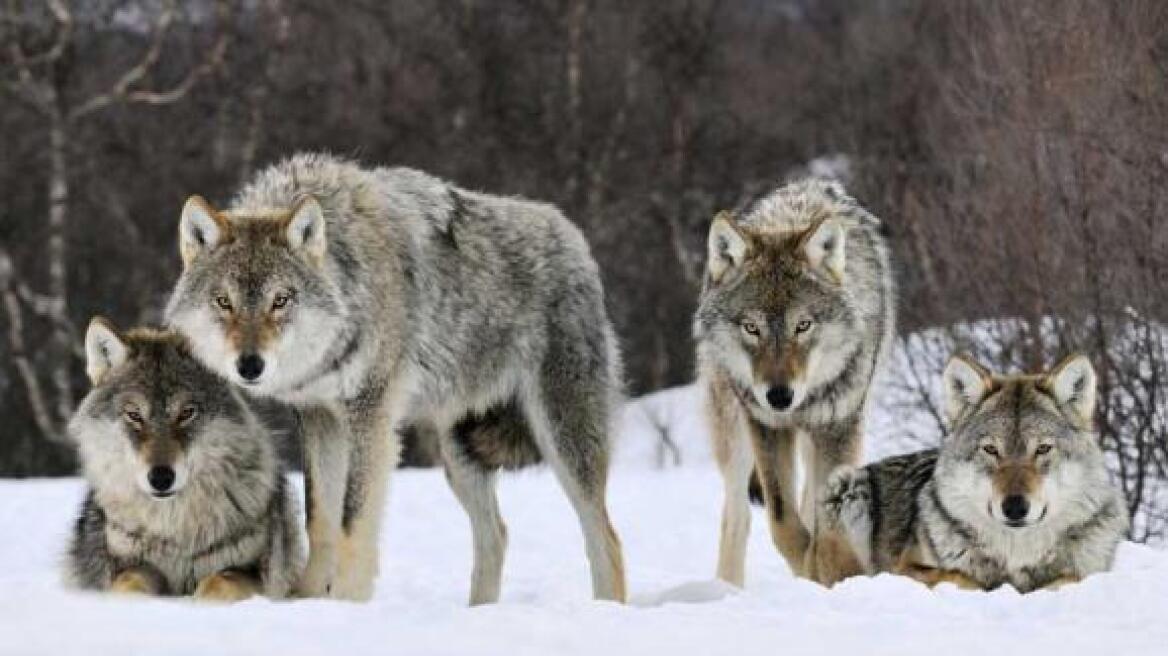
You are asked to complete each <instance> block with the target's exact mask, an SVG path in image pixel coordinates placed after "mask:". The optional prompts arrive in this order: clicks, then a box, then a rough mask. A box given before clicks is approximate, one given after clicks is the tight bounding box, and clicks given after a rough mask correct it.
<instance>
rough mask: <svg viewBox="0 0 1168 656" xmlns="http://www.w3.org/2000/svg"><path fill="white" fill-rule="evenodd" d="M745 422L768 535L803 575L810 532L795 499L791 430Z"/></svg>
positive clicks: (792, 436) (793, 432)
mask: <svg viewBox="0 0 1168 656" xmlns="http://www.w3.org/2000/svg"><path fill="white" fill-rule="evenodd" d="M749 426H750V434H751V443H752V445H753V447H754V460H755V465H756V466H757V467H758V479H759V483H760V484H761V485H762V496H763V501H764V502H765V505H766V511H767V518H768V519H769V523H770V528H771V539H772V540H773V541H774V543H775V547H777V548H778V550H779V553H780V554H782V556H783V558H784V559H785V560H786V561H787V566H788V567H790V568H791V573H793V574H795V575H796V576H806V575H807V573H806V572H805V571H804V559H805V556H806V554H807V551H808V549H809V547H810V541H811V536H810V535H809V534H808V532H807V529H806V527H804V526H803V522H802V520H800V518H799V509H798V504H797V503H796V502H795V480H794V479H795V431H794V430H793V429H788V428H780V429H772V428H767V427H765V426H760V425H759V424H757V423H755V422H750V424H749Z"/></svg>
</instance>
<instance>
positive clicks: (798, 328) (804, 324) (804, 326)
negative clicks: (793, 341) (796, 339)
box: [795, 319, 811, 335]
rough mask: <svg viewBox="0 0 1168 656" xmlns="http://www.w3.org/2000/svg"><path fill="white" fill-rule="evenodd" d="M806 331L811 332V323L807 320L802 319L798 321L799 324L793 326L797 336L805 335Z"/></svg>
mask: <svg viewBox="0 0 1168 656" xmlns="http://www.w3.org/2000/svg"><path fill="white" fill-rule="evenodd" d="M808 330H811V321H810V320H808V319H804V320H802V321H800V322H799V323H797V324H795V334H796V335H798V334H799V333H805V332H807V331H808Z"/></svg>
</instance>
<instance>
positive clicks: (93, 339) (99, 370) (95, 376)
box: [85, 317, 130, 385]
mask: <svg viewBox="0 0 1168 656" xmlns="http://www.w3.org/2000/svg"><path fill="white" fill-rule="evenodd" d="M129 355H130V348H129V347H128V346H126V343H125V342H124V341H122V336H121V335H119V334H118V331H117V329H116V328H114V326H113V324H111V323H110V322H109V321H107V320H106V319H104V318H102V317H94V318H93V319H92V320H91V321H90V322H89V330H87V331H86V332H85V373H86V374H87V375H88V376H89V382H91V383H93V384H94V385H97V384H98V383H100V382H101V381H102V378H104V377H105V375H106V373H108V372H109V370H110V369H113V368H114V367H117V366H118V365H121V364H122V363H123V362H125V361H126V358H127V357H129Z"/></svg>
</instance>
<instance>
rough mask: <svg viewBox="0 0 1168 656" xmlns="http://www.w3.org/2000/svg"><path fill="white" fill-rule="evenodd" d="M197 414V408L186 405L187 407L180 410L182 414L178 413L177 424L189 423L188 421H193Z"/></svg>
mask: <svg viewBox="0 0 1168 656" xmlns="http://www.w3.org/2000/svg"><path fill="white" fill-rule="evenodd" d="M198 413H199V409H198V408H196V407H195V406H193V405H188V406H187V407H185V408H183V409H182V412H180V413H178V423H180V424H185V423H187V422H189V421H190V420H192V419H194V418H195V415H197V414H198Z"/></svg>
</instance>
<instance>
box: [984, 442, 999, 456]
mask: <svg viewBox="0 0 1168 656" xmlns="http://www.w3.org/2000/svg"><path fill="white" fill-rule="evenodd" d="M981 450H982V451H985V452H986V453H988V454H990V455H991V456H993V457H995V458H997V457H998V447H996V446H994V445H992V444H987V445H985V446H983V447H982V448H981Z"/></svg>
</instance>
